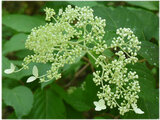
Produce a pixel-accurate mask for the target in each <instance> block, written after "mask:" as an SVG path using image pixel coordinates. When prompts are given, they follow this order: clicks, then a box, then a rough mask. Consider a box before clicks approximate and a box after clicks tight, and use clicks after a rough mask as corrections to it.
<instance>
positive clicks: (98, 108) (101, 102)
mask: <svg viewBox="0 0 160 120" xmlns="http://www.w3.org/2000/svg"><path fill="white" fill-rule="evenodd" d="M94 105H95V106H96V108H95V110H96V111H101V110H104V109H106V105H105V101H104V100H103V99H100V100H99V101H98V102H94Z"/></svg>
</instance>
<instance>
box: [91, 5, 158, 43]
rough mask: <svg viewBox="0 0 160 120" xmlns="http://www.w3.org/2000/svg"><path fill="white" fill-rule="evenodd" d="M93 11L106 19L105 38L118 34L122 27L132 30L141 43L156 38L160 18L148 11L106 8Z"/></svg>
mask: <svg viewBox="0 0 160 120" xmlns="http://www.w3.org/2000/svg"><path fill="white" fill-rule="evenodd" d="M93 9H94V14H95V15H96V16H100V17H102V18H103V19H106V28H105V31H106V34H105V37H106V36H107V35H108V36H110V35H109V34H112V33H108V32H116V29H118V28H120V27H122V28H124V27H126V28H131V30H133V32H134V34H135V35H136V36H137V37H138V39H139V40H140V41H144V40H147V41H149V40H150V39H151V38H152V37H154V36H155V32H156V33H157V30H158V29H157V28H158V17H157V16H156V15H154V14H153V13H151V12H148V11H146V10H142V9H134V8H133V9H131V8H126V7H117V8H112V7H105V6H101V7H99V6H98V7H93ZM156 35H157V34H156ZM156 38H157V37H156ZM110 41H112V39H110Z"/></svg>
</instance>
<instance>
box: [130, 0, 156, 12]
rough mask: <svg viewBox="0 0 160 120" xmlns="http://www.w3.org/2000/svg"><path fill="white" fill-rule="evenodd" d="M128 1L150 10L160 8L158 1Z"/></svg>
mask: <svg viewBox="0 0 160 120" xmlns="http://www.w3.org/2000/svg"><path fill="white" fill-rule="evenodd" d="M127 3H128V4H130V5H134V6H139V7H142V8H146V9H148V10H158V1H127Z"/></svg>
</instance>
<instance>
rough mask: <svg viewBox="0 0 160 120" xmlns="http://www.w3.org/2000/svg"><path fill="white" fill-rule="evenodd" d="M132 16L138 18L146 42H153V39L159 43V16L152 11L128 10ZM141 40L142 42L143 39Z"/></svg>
mask: <svg viewBox="0 0 160 120" xmlns="http://www.w3.org/2000/svg"><path fill="white" fill-rule="evenodd" d="M128 9H129V10H130V11H131V12H132V14H134V15H135V16H136V18H137V19H138V22H139V23H140V24H141V27H142V30H143V31H142V35H143V36H144V38H145V40H146V41H149V40H151V38H155V39H156V40H157V42H158V41H159V33H158V31H159V30H158V28H159V27H158V25H159V22H158V21H159V19H158V16H157V15H156V14H154V13H152V12H150V11H147V10H143V9H136V8H128ZM139 40H141V41H142V39H141V38H139Z"/></svg>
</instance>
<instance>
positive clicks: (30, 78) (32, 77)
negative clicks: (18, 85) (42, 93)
mask: <svg viewBox="0 0 160 120" xmlns="http://www.w3.org/2000/svg"><path fill="white" fill-rule="evenodd" d="M36 79H37V78H36V77H34V76H31V77H29V78H28V79H27V83H29V82H33V81H34V80H36Z"/></svg>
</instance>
